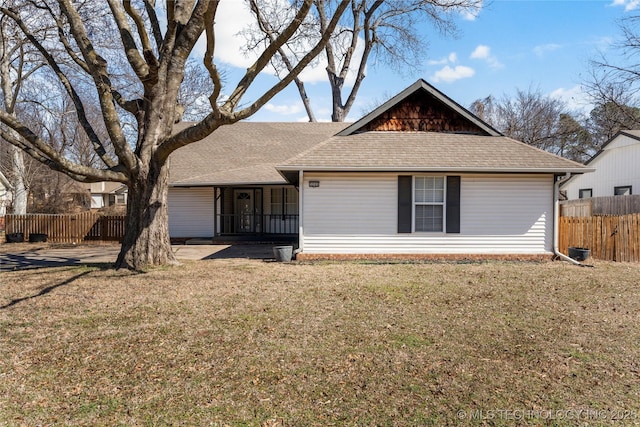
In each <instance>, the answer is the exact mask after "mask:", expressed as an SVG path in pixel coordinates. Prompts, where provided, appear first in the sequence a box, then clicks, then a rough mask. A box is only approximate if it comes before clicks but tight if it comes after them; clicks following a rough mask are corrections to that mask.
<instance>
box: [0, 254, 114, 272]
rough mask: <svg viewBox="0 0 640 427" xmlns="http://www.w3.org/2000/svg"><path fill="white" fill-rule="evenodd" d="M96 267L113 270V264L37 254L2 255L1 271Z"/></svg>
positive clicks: (0, 255)
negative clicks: (82, 266)
mask: <svg viewBox="0 0 640 427" xmlns="http://www.w3.org/2000/svg"><path fill="white" fill-rule="evenodd" d="M79 265H95V266H98V268H106V267H110V268H113V263H92V264H88V263H87V261H86V260H81V259H80V258H76V257H66V256H53V255H44V256H43V255H41V254H39V253H37V252H22V253H17V254H0V271H15V270H34V269H38V268H51V267H68V266H79Z"/></svg>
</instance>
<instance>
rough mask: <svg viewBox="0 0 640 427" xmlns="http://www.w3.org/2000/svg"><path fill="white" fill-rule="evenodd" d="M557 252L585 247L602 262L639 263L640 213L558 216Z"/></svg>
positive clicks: (566, 251)
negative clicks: (558, 250)
mask: <svg viewBox="0 0 640 427" xmlns="http://www.w3.org/2000/svg"><path fill="white" fill-rule="evenodd" d="M558 246H559V249H560V252H562V253H564V254H566V253H568V251H569V247H577V248H585V249H589V250H590V251H591V257H593V258H595V259H600V260H605V261H622V262H640V214H631V215H620V216H589V217H560V223H559V241H558Z"/></svg>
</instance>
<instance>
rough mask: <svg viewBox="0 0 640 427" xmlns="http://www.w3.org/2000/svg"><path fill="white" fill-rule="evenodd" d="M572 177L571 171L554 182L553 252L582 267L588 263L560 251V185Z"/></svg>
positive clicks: (564, 259) (562, 258)
mask: <svg viewBox="0 0 640 427" xmlns="http://www.w3.org/2000/svg"><path fill="white" fill-rule="evenodd" d="M569 178H571V173H570V172H567V173H566V174H565V175H564V176H563V177H561V178H560V179H558V180H556V182H555V183H554V184H553V253H554V254H555V255H556V256H557V257H558V258H560V259H561V260H563V261H567V262H570V263H571V264H574V265H579V266H580V267H586V265H584V264H581V263H579V262H578V261H576V260H575V259H573V258H569V257H568V256H566V255H565V254H563V253H561V252H560V249H558V240H559V225H558V223H559V222H560V185H562V184H563V183H564V182H566V181H568V180H569Z"/></svg>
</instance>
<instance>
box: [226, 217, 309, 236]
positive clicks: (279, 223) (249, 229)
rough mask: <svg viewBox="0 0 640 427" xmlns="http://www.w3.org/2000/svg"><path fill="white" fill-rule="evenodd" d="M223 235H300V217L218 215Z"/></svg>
mask: <svg viewBox="0 0 640 427" xmlns="http://www.w3.org/2000/svg"><path fill="white" fill-rule="evenodd" d="M216 223H217V224H219V227H220V229H219V230H220V233H221V234H298V231H299V230H298V226H299V219H298V215H266V214H261V215H260V214H218V215H216Z"/></svg>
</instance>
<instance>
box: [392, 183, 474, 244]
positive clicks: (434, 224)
mask: <svg viewBox="0 0 640 427" xmlns="http://www.w3.org/2000/svg"><path fill="white" fill-rule="evenodd" d="M461 183H462V180H461V178H460V176H459V175H447V176H446V177H445V176H424V175H417V176H411V175H400V176H398V233H413V232H431V233H443V232H444V233H460V209H461V205H460V188H461Z"/></svg>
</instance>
